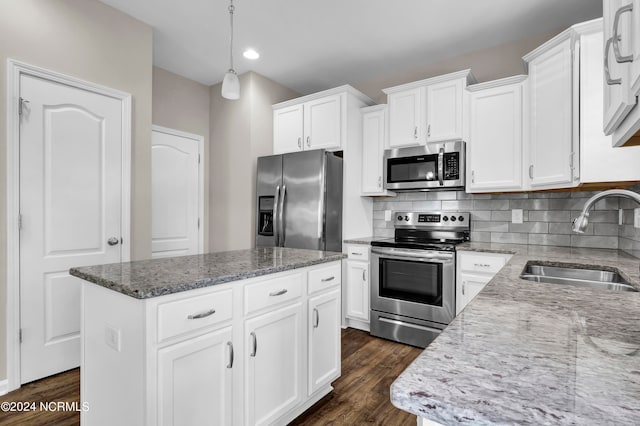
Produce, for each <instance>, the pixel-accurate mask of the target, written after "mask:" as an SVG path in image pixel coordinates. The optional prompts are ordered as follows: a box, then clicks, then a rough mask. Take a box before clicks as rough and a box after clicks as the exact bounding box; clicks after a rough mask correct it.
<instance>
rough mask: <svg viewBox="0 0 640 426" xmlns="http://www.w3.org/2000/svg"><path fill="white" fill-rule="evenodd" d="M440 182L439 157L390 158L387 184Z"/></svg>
mask: <svg viewBox="0 0 640 426" xmlns="http://www.w3.org/2000/svg"><path fill="white" fill-rule="evenodd" d="M429 180H438V156H437V155H417V156H415V157H402V158H390V159H388V160H387V182H388V183H399V182H416V181H429Z"/></svg>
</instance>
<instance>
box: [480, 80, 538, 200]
mask: <svg viewBox="0 0 640 426" xmlns="http://www.w3.org/2000/svg"><path fill="white" fill-rule="evenodd" d="M526 78H527V76H524V75H522V76H516V77H511V78H505V79H502V80H497V81H492V82H488V83H481V84H475V85H472V86H469V88H468V90H469V141H468V143H467V165H468V170H469V172H468V174H467V191H468V192H491V191H496V190H498V191H507V190H522V189H523V173H522V165H523V155H522V151H523V143H524V131H523V129H524V126H523V118H524V117H523V99H524V92H525V84H526ZM496 165H499V166H498V167H497V166H496Z"/></svg>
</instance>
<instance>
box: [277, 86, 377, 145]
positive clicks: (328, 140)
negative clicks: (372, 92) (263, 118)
mask: <svg viewBox="0 0 640 426" xmlns="http://www.w3.org/2000/svg"><path fill="white" fill-rule="evenodd" d="M354 100H355V101H356V102H359V103H358V107H361V106H363V105H369V104H371V100H370V99H369V98H367V97H366V96H364V95H363V94H362V93H360V92H358V91H357V90H355V89H353V88H352V87H351V86H340V87H337V88H335V89H330V90H325V91H324V92H319V93H315V94H312V95H308V96H304V97H302V98H297V99H292V100H290V101H287V102H282V103H279V104H276V105H273V153H274V154H284V153H287V152H296V151H303V150H308V149H327V150H333V151H338V150H341V149H344V146H343V145H344V142H345V140H346V138H347V125H346V121H347V114H348V113H347V111H348V110H349V107H350V105H349V103H350V102H353V101H354Z"/></svg>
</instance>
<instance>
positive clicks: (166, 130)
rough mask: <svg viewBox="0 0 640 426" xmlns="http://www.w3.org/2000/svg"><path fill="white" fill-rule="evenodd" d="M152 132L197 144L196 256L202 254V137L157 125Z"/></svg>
mask: <svg viewBox="0 0 640 426" xmlns="http://www.w3.org/2000/svg"><path fill="white" fill-rule="evenodd" d="M151 131H152V132H159V133H166V134H168V135H173V136H179V137H182V138H187V139H193V140H195V141H197V142H198V155H199V156H200V163H199V164H198V186H199V190H198V217H199V219H200V227H199V228H198V254H203V253H204V203H205V200H204V165H205V161H206V158H205V156H204V136H201V135H196V134H195V133H188V132H183V131H182V130H176V129H170V128H168V127H162V126H157V125H155V124H154V125H152V126H151ZM151 167H153V164H151Z"/></svg>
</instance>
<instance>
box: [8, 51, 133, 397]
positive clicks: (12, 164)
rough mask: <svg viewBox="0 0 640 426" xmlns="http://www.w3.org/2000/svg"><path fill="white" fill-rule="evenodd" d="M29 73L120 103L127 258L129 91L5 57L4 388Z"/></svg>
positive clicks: (12, 374) (12, 377) (16, 324)
mask: <svg viewBox="0 0 640 426" xmlns="http://www.w3.org/2000/svg"><path fill="white" fill-rule="evenodd" d="M21 75H30V76H34V77H38V78H42V79H45V80H49V81H52V82H56V83H60V84H65V85H67V86H71V87H75V88H78V89H82V90H86V91H88V92H93V93H96V94H99V95H103V96H109V97H112V98H114V99H117V100H119V101H120V102H121V104H122V201H121V208H122V216H121V227H122V238H123V243H122V252H121V253H122V261H123V262H127V261H129V260H130V259H131V95H130V94H128V93H125V92H121V91H119V90H115V89H112V88H109V87H106V86H102V85H99V84H95V83H91V82H88V81H85V80H81V79H78V78H75V77H70V76H66V75H64V74H60V73H57V72H55V71H50V70H47V69H44V68H40V67H37V66H34V65H29V64H26V63H24V62H19V61H15V60H13V59H8V60H7V329H6V333H7V390H8V391H12V390H14V389H18V388H19V387H20V341H19V333H20V275H19V273H20V256H19V254H20V232H19V229H18V214H19V209H20V197H19V195H20V175H19V170H20V157H19V152H20V149H19V143H20V117H19V115H18V99H19V98H20V76H21ZM0 383H1V382H0Z"/></svg>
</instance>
